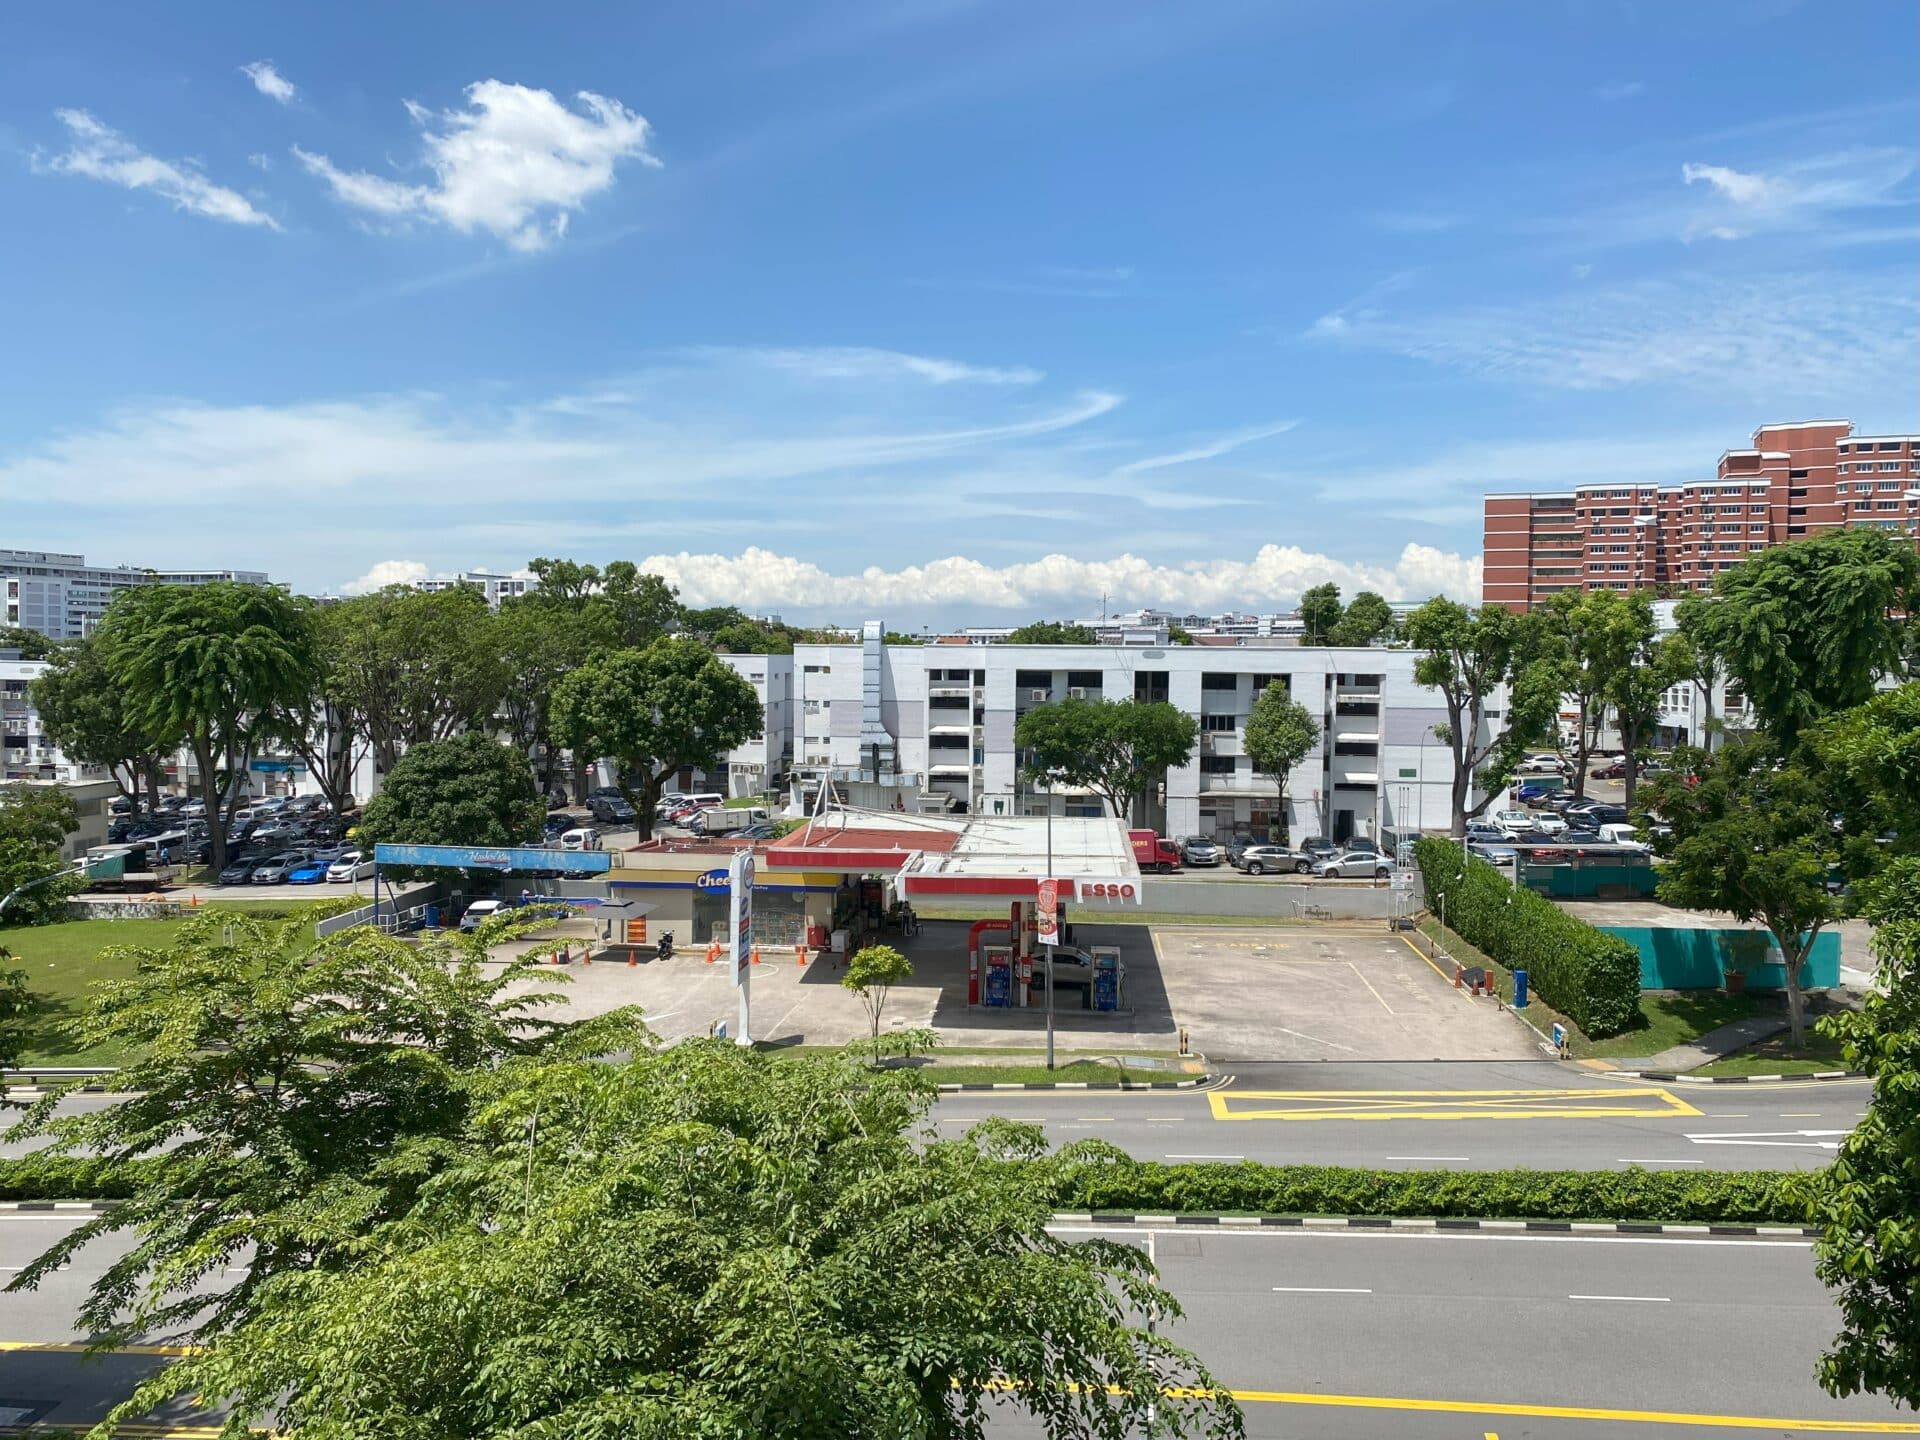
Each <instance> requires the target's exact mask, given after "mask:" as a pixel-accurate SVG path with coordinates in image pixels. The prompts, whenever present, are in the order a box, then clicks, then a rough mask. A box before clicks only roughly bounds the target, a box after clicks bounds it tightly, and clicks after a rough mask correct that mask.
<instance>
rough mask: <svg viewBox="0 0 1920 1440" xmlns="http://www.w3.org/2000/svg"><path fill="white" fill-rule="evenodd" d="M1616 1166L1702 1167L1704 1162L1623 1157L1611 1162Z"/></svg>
mask: <svg viewBox="0 0 1920 1440" xmlns="http://www.w3.org/2000/svg"><path fill="white" fill-rule="evenodd" d="M1613 1163H1614V1164H1616V1165H1704V1164H1706V1163H1707V1162H1706V1161H1704V1160H1629V1159H1626V1158H1625V1157H1624V1156H1623V1157H1622V1158H1620V1159H1618V1160H1616V1161H1614V1162H1613Z"/></svg>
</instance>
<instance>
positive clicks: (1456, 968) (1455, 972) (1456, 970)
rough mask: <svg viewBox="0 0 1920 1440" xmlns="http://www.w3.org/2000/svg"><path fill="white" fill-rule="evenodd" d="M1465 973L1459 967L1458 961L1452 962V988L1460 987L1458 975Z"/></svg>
mask: <svg viewBox="0 0 1920 1440" xmlns="http://www.w3.org/2000/svg"><path fill="white" fill-rule="evenodd" d="M1465 973H1466V972H1465V971H1463V970H1462V969H1461V968H1460V962H1459V961H1458V960H1456V961H1454V962H1453V988H1454V989H1456V990H1458V989H1459V988H1460V977H1461V976H1462V975H1464V974H1465Z"/></svg>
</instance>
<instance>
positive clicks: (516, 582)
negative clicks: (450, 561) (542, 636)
mask: <svg viewBox="0 0 1920 1440" xmlns="http://www.w3.org/2000/svg"><path fill="white" fill-rule="evenodd" d="M459 585H471V586H472V587H473V588H474V589H476V590H478V591H479V592H480V593H481V594H482V595H484V596H485V597H486V599H487V608H488V609H489V610H497V609H499V608H500V602H501V601H502V600H507V599H510V598H512V597H514V596H516V595H524V594H526V593H527V592H528V591H529V590H534V589H538V588H539V585H540V581H539V580H538V579H537V578H536V577H535V576H534V574H533V572H532V571H530V570H522V571H520V572H519V573H517V574H513V575H502V574H500V573H499V572H498V571H494V570H462V571H461V572H460V573H459V574H458V575H451V576H441V577H439V578H438V579H434V580H422V581H420V582H419V585H418V586H417V587H416V588H418V589H421V590H425V591H428V592H429V593H431V592H433V591H437V590H451V589H453V588H454V587H455V586H459Z"/></svg>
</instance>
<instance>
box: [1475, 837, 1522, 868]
mask: <svg viewBox="0 0 1920 1440" xmlns="http://www.w3.org/2000/svg"><path fill="white" fill-rule="evenodd" d="M1467 853H1468V854H1469V855H1477V856H1479V857H1480V858H1481V859H1482V860H1484V861H1486V862H1487V863H1488V864H1489V865H1511V864H1513V855H1514V850H1513V846H1511V845H1509V844H1507V843H1506V842H1504V841H1495V840H1469V841H1468V842H1467Z"/></svg>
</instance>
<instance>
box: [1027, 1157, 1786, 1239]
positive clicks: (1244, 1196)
mask: <svg viewBox="0 0 1920 1440" xmlns="http://www.w3.org/2000/svg"><path fill="white" fill-rule="evenodd" d="M1811 1179H1812V1177H1811V1176H1810V1175H1808V1174H1806V1173H1795V1172H1785V1171H1763V1170H1739V1171H1715V1170H1707V1171H1695V1172H1693V1173H1690V1174H1688V1173H1681V1172H1675V1171H1647V1170H1593V1171H1587V1170H1357V1169H1347V1168H1344V1167H1337V1166H1322V1165H1256V1164H1252V1163H1249V1162H1243V1163H1241V1164H1238V1165H1154V1164H1135V1163H1127V1162H1113V1163H1108V1164H1102V1165H1098V1166H1089V1167H1085V1168H1082V1169H1080V1171H1079V1172H1078V1174H1076V1175H1075V1177H1074V1179H1073V1181H1072V1182H1071V1183H1070V1184H1068V1185H1066V1186H1064V1187H1063V1189H1062V1191H1061V1193H1060V1194H1059V1196H1058V1204H1059V1206H1060V1208H1061V1209H1063V1210H1112V1211H1124V1212H1129V1213H1139V1212H1143V1211H1144V1212H1158V1213H1166V1214H1179V1213H1182V1212H1185V1213H1188V1214H1225V1213H1233V1212H1240V1213H1245V1214H1261V1215H1381V1216H1396V1215H1397V1216H1407V1217H1416V1216H1436V1217H1437V1216H1447V1217H1462V1218H1467V1217H1471V1218H1476V1219H1481V1220H1642V1221H1658V1222H1662V1223H1665V1224H1671V1225H1689V1224H1696V1225H1704V1224H1733V1225H1804V1224H1806V1223H1807V1217H1808V1214H1809V1211H1810V1190H1809V1182H1810V1181H1811Z"/></svg>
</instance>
